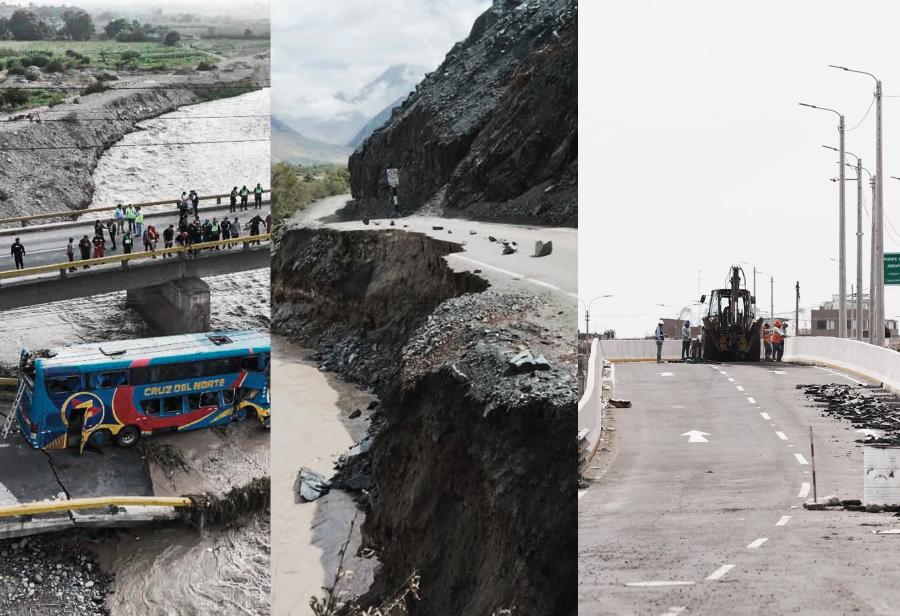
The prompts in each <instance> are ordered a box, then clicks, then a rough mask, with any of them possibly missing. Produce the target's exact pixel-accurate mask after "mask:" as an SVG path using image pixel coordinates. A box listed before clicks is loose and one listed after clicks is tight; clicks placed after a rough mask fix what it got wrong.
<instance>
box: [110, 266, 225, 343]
mask: <svg viewBox="0 0 900 616" xmlns="http://www.w3.org/2000/svg"><path fill="white" fill-rule="evenodd" d="M126 303H127V305H128V306H129V307H130V308H134V309H135V310H137V311H138V312H140V313H141V315H143V317H144V318H145V319H147V321H148V322H149V323H150V324H151V325H152V326H153V327H154V329H155V330H156V332H157V333H158V334H159V335H161V336H167V335H174V334H191V333H198V332H205V331H209V285H207V284H206V283H205V282H204V281H203V280H201V279H199V278H182V279H180V280H172V281H170V282H164V283H162V284H158V285H153V286H149V287H141V288H137V289H129V290H128V294H127V298H126Z"/></svg>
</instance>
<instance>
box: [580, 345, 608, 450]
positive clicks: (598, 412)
mask: <svg viewBox="0 0 900 616" xmlns="http://www.w3.org/2000/svg"><path fill="white" fill-rule="evenodd" d="M598 342H599V341H598V340H597V339H596V338H595V339H594V340H593V342H591V355H590V358H589V359H588V367H587V372H586V373H585V379H584V393H583V394H582V395H581V400H579V401H578V441H579V442H578V459H579V461H580V462H581V463H582V464H583V463H586V462H590V460H591V458H593V457H594V453H595V452H596V450H597V445H598V444H599V443H600V431H601V416H602V413H603V387H602V381H603V374H602V373H603V357H602V356H601V355H600V351H599V345H598Z"/></svg>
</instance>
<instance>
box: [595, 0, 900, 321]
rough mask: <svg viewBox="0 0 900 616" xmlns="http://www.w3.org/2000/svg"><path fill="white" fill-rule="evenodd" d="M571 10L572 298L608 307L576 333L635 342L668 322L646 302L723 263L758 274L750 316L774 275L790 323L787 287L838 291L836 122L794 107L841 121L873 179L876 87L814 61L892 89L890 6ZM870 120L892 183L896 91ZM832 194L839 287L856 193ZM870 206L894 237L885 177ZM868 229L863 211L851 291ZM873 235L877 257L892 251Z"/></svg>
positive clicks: (778, 307) (814, 298)
mask: <svg viewBox="0 0 900 616" xmlns="http://www.w3.org/2000/svg"><path fill="white" fill-rule="evenodd" d="M579 13H580V15H579V17H580V21H579V29H580V32H581V37H580V41H581V46H582V47H581V49H580V58H581V59H580V63H581V67H582V70H581V74H580V85H581V92H580V97H581V100H580V101H579V107H580V108H581V114H580V117H579V122H580V126H579V129H580V132H581V135H580V137H579V143H580V147H581V152H580V159H581V160H580V163H579V165H580V168H581V169H582V171H583V172H582V174H581V176H580V186H579V188H580V191H581V195H580V199H579V206H580V217H579V236H580V242H579V246H580V263H579V272H580V285H579V295H580V296H581V297H582V298H584V300H585V301H588V300H590V299H591V298H593V297H595V296H597V295H602V294H613V295H614V296H615V297H613V298H611V299H605V300H598V301H597V302H595V303H594V306H593V310H592V314H593V318H592V327H591V329H592V330H594V329H595V325H596V327H597V328H599V329H607V328H613V329H615V330H616V331H617V335H619V336H620V337H622V336H642V335H645V334H649V333H651V332H652V330H653V328H654V326H655V322H656V320H657V318H659V317H668V316H673V313H674V312H675V310H673V309H670V308H667V307H658V306H656V304H670V305H673V306H675V307H676V309H680V308H681V307H682V306H685V305H688V304H690V303H691V302H694V301H696V300H698V299H699V296H700V294H701V293H708V292H709V290H710V289H711V288H713V287H720V286H725V285H724V282H725V278H726V276H727V273H728V268H729V266H730V265H731V264H732V263H737V262H739V261H747V262H750V263H753V264H755V265H756V266H757V267H758V268H759V270H761V271H763V272H766V274H765V275H763V274H759V275H758V288H757V298H758V303H759V304H760V305H761V306H764V307H765V309H766V311H768V306H769V298H770V294H769V290H768V288H769V277H768V276H769V274H770V273H771V274H772V275H774V280H775V312H776V315H777V314H778V313H779V312H783V313H787V312H788V311H790V312H791V314H792V313H793V306H794V293H793V289H794V284H795V282H796V281H797V280H799V281H800V287H801V304H800V305H801V307H809V306H812V305H816V304H818V303H819V302H821V301H823V300H827V299H829V298H830V297H831V295H832V294H835V293H837V287H838V284H837V278H838V266H837V263H835V262H833V261H831V260H830V259H832V258H835V259H836V258H837V257H838V221H839V215H838V188H837V183H833V182H830V181H828V180H829V178H831V177H835V176H836V175H837V170H838V164H837V158H838V155H837V154H836V153H834V152H830V151H828V150H825V149H823V148H822V147H821V146H822V145H823V144H827V145H833V146H835V147H836V146H837V145H838V131H837V116H835V115H834V114H831V113H827V112H823V111H818V110H810V109H805V108H802V107H800V106H798V102H800V101H803V102H808V103H812V104H815V105H819V106H824V107H831V108H834V109H837V110H839V111H841V112H842V113H844V115H845V116H846V123H847V128H848V132H847V139H846V148H847V150H848V151H850V152H854V153H856V154H858V155H859V156H861V157H862V158H863V164H864V166H866V167H869V168H870V170H871V171H872V172H874V169H875V160H874V150H875V112H874V107H873V108H872V110H871V111H870V113H869V115H868V117H867V118H866V119H865V120H863V117H864V116H865V114H866V110H867V108H868V107H869V104H870V102H871V101H872V93H873V90H874V82H873V81H872V80H871V79H870V78H869V77H866V76H864V75H854V74H850V73H845V72H843V71H839V70H835V69H831V68H827V66H826V65H828V64H842V65H845V66H849V67H851V68H858V69H860V70H865V71H868V72H871V73H874V74H876V75H878V76H880V78H881V79H882V80H883V82H884V91H885V94H886V95H894V96H896V95H900V38H898V37H897V35H896V30H897V25H898V24H900V3H897V2H887V1H873V2H868V3H866V4H865V7H862V6H860V3H856V2H849V1H844V2H840V1H836V0H814V1H813V0H797V1H794V2H790V3H786V2H777V1H775V0H756V1H754V2H746V1H742V2H720V1H716V0H706V1H697V0H682V1H681V2H677V3H674V2H670V1H668V0H655V1H653V0H641V1H640V2H633V1H629V0H604V1H603V2H589V3H588V2H585V3H582V4H581V6H580V8H579ZM588 33H590V35H589V36H588V35H587V34H588ZM591 59H592V60H591ZM883 115H884V118H883V124H884V131H885V132H884V134H885V139H884V169H885V177H886V178H887V177H888V176H890V175H898V176H900V137H897V134H898V133H897V129H896V127H897V126H900V121H898V120H897V118H898V117H900V98H895V97H891V98H885V99H884V112H883ZM861 120H862V123H861V124H859V125H858V126H857V124H858V123H859V122H860V121H861ZM850 129H853V130H850ZM892 135H893V137H892ZM848 160H852V158H851V157H848ZM586 170H590V172H589V173H586V172H584V171H586ZM854 175H855V174H854V173H853V171H852V170H848V174H847V176H848V177H854ZM846 190H847V193H846V194H847V233H848V235H847V257H848V260H847V266H848V267H847V284H848V293H849V285H850V284H855V281H856V258H855V255H856V235H855V233H856V183H855V182H847V186H846ZM870 194H871V191H870V188H869V187H868V184H867V183H866V185H865V187H864V196H865V203H866V206H867V207H870V205H871V204H870V201H871V199H870ZM884 196H885V203H886V206H885V211H886V214H887V216H888V217H889V218H890V219H891V221H893V222H894V224H895V225H897V227H898V231H900V204H898V202H897V201H898V199H900V182H898V181H897V180H892V179H885V183H884ZM870 224H871V222H870V219H869V218H868V217H867V216H866V215H865V214H864V215H863V226H864V233H865V235H864V238H863V239H864V252H863V263H864V264H865V269H864V271H865V273H864V287H865V288H866V290H867V289H868V279H869V271H868V269H869V268H868V263H869V250H868V247H869V241H870V234H869V229H870ZM889 230H890V226H889V225H888V223H887V222H885V236H884V239H885V251H886V252H890V251H898V252H900V242H898V240H897V238H895V237H893V236H892V235H891V234H890V233H889ZM745 270H746V271H747V272H748V274H749V275H750V276H751V278H752V273H751V272H752V266H745ZM698 278H699V282H698ZM751 286H752V281H751ZM885 296H886V307H885V314H886V317H887V318H892V317H894V316H895V315H897V314H900V289H898V288H895V287H888V288H887V291H886V294H885ZM579 310H580V313H581V314H582V315H583V308H580V309H579ZM581 323H582V327H583V317H582V320H581Z"/></svg>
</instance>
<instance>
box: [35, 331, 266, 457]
mask: <svg viewBox="0 0 900 616" xmlns="http://www.w3.org/2000/svg"><path fill="white" fill-rule="evenodd" d="M269 356H270V342H269V336H268V334H265V333H260V332H252V331H249V332H214V333H209V334H188V335H182V336H167V337H161V338H148V339H139V340H127V341H118V342H104V343H102V344H100V345H98V344H88V345H78V346H73V347H66V348H63V349H59V350H56V351H54V352H43V353H29V352H28V351H23V352H22V357H21V359H20V362H19V374H18V380H19V390H20V391H26V392H27V396H26V395H22V396H21V397H22V400H21V401H20V403H19V404H18V405H17V416H18V419H19V424H20V427H21V428H22V432H23V434H25V436H26V438H27V439H28V441H29V443H30V444H31V445H32V446H33V447H35V448H46V449H54V448H59V449H61V448H66V447H70V446H75V445H80V446H81V447H84V445H85V444H87V443H90V444H93V445H103V444H107V443H111V442H113V441H115V442H117V443H118V444H119V445H122V446H125V447H128V446H131V445H134V444H135V443H136V442H137V441H138V440H139V439H140V438H141V437H145V436H150V435H151V434H153V433H155V432H161V431H185V430H193V429H197V428H205V427H209V426H213V425H219V424H222V423H228V422H232V421H238V420H242V419H245V418H247V417H253V418H255V419H256V420H257V421H258V422H259V423H260V424H261V425H262V426H264V427H266V428H267V427H269V421H270V419H269V412H270V411H269V409H270V403H269V383H270V381H269V363H270V361H269Z"/></svg>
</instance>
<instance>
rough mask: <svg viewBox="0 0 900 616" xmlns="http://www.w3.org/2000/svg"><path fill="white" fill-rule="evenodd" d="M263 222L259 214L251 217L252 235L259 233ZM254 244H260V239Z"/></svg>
mask: <svg viewBox="0 0 900 616" xmlns="http://www.w3.org/2000/svg"><path fill="white" fill-rule="evenodd" d="M262 222H263V219H262V218H260V217H259V215H258V214H257V215H256V216H254V217H253V218H251V219H250V235H259V225H261V224H262ZM254 244H259V240H256V241H255V242H254Z"/></svg>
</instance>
